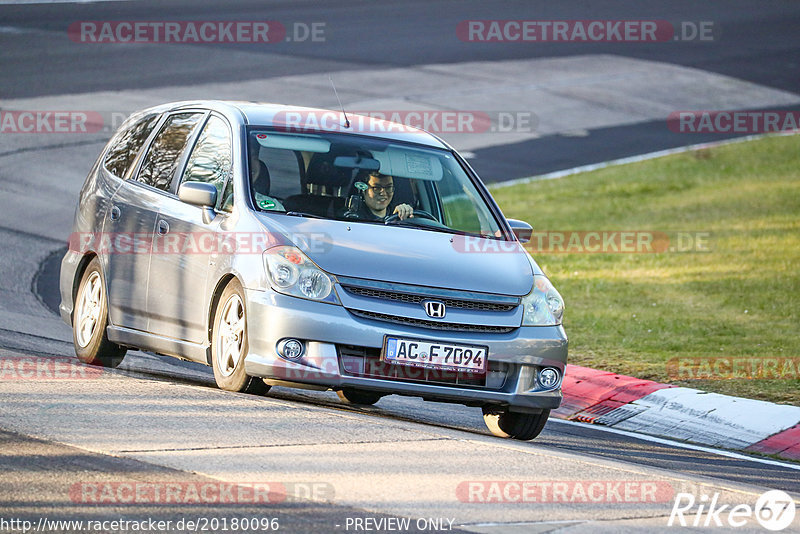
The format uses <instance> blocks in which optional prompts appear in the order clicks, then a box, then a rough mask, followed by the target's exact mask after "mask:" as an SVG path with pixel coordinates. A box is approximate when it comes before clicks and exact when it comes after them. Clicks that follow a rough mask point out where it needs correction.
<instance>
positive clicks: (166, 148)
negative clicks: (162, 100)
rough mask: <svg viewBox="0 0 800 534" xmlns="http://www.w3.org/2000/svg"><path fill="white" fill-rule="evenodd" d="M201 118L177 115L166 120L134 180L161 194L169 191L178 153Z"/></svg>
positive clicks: (194, 114)
mask: <svg viewBox="0 0 800 534" xmlns="http://www.w3.org/2000/svg"><path fill="white" fill-rule="evenodd" d="M202 116H203V114H202V113H178V114H177V115H172V116H171V117H169V118H168V119H167V121H166V122H165V123H164V126H162V127H161V131H160V132H158V135H157V136H156V138H155V139H154V140H153V144H152V145H150V150H148V152H147V156H145V159H144V163H142V168H141V169H140V170H139V176H138V177H137V178H136V179H137V180H138V181H140V182H142V183H145V184H147V185H150V186H152V187H155V188H157V189H161V190H162V191H167V190H169V187H170V184H171V183H172V177H173V176H174V175H175V169H176V168H177V167H178V162H179V161H180V158H181V154H183V150H184V148H186V143H187V142H188V140H189V137H190V136H191V134H192V131H193V130H194V128H195V126H197V123H198V121H199V120H200V118H201V117H202Z"/></svg>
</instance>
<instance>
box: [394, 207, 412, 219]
mask: <svg viewBox="0 0 800 534" xmlns="http://www.w3.org/2000/svg"><path fill="white" fill-rule="evenodd" d="M394 214H395V215H397V216H398V217H400V220H401V221H402V220H403V219H408V218H409V217H413V216H414V208H412V207H411V206H409V205H408V204H400V205H399V206H397V207H396V208H395V209H394Z"/></svg>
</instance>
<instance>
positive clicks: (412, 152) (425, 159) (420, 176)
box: [372, 145, 444, 182]
mask: <svg viewBox="0 0 800 534" xmlns="http://www.w3.org/2000/svg"><path fill="white" fill-rule="evenodd" d="M372 155H373V157H374V158H375V159H377V160H378V161H380V162H381V168H380V172H381V174H390V175H392V176H397V177H401V178H413V179H415V180H430V181H434V182H438V181H439V180H441V179H442V176H443V175H444V171H443V170H442V162H441V160H439V156H438V155H437V153H434V152H431V151H428V150H418V149H415V148H406V147H403V148H400V147H395V146H392V145H389V147H388V148H387V149H386V150H385V151H382V152H381V151H377V150H373V151H372Z"/></svg>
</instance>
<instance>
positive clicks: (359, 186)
mask: <svg viewBox="0 0 800 534" xmlns="http://www.w3.org/2000/svg"><path fill="white" fill-rule="evenodd" d="M353 185H354V186H355V187H356V189H358V190H359V191H366V190H367V189H368V188H369V186H368V185H367V184H365V183H364V182H356V183H354V184H353Z"/></svg>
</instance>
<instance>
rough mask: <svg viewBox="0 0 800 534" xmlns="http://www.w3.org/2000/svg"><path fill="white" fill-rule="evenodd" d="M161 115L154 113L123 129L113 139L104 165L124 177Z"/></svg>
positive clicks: (117, 175) (118, 175) (113, 172)
mask: <svg viewBox="0 0 800 534" xmlns="http://www.w3.org/2000/svg"><path fill="white" fill-rule="evenodd" d="M158 117H159V115H158V114H157V113H156V114H152V115H147V116H146V117H143V118H142V119H140V120H138V121H136V122H134V123H133V124H132V125H131V126H129V127H127V128H124V129H122V130H121V131H120V132H118V133H117V135H116V136H114V139H113V140H112V141H111V143H110V145H111V148H110V149H109V150H108V152H107V153H106V157H105V159H104V160H103V166H104V167H105V168H106V170H108V172H110V173H111V174H113V175H114V176H116V177H117V178H124V177H125V175H126V174H127V172H128V169H130V168H131V164H132V163H133V160H135V159H136V156H137V155H138V154H139V151H140V150H141V149H142V146H143V145H144V142H145V141H146V140H147V138H148V137H149V136H150V132H152V131H153V128H154V127H155V125H156V122H158Z"/></svg>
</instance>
